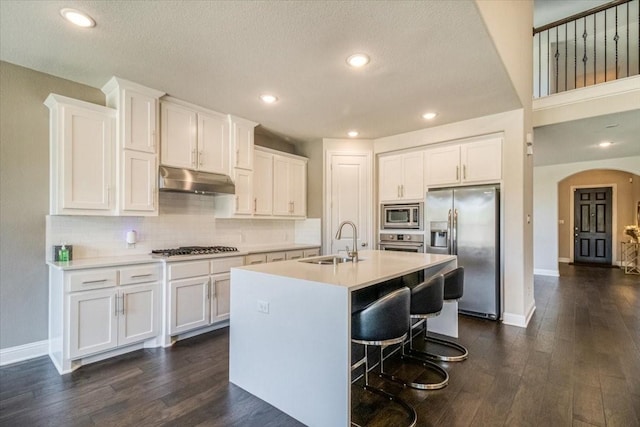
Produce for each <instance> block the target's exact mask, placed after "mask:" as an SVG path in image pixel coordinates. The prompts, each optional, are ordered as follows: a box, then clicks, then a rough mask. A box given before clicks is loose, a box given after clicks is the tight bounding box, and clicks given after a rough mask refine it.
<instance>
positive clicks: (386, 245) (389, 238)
mask: <svg viewBox="0 0 640 427" xmlns="http://www.w3.org/2000/svg"><path fill="white" fill-rule="evenodd" d="M378 248H379V249H380V250H381V251H396V252H424V236H423V235H422V234H391V233H381V234H380V242H379V243H378Z"/></svg>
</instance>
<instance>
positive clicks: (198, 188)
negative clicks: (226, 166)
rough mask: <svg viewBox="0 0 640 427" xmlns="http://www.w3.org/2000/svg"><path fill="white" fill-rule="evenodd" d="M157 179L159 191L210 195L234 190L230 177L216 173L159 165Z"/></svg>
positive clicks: (233, 191) (228, 192)
mask: <svg viewBox="0 0 640 427" xmlns="http://www.w3.org/2000/svg"><path fill="white" fill-rule="evenodd" d="M158 179H159V185H158V189H159V190H160V191H175V192H179V193H196V194H212V195H213V194H234V193H235V192H236V187H235V185H234V183H233V181H232V180H231V178H230V177H229V176H227V175H222V174H217V173H210V172H199V171H194V170H191V169H181V168H171V167H168V166H160V168H159V173H158Z"/></svg>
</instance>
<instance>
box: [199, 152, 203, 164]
mask: <svg viewBox="0 0 640 427" xmlns="http://www.w3.org/2000/svg"><path fill="white" fill-rule="evenodd" d="M198 166H202V151H198Z"/></svg>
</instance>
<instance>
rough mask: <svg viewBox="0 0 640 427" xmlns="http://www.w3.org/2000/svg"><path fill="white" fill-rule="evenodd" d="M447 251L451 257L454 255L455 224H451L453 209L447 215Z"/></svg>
mask: <svg viewBox="0 0 640 427" xmlns="http://www.w3.org/2000/svg"><path fill="white" fill-rule="evenodd" d="M447 236H448V239H447V246H448V247H447V250H448V252H449V255H453V254H454V253H455V252H453V224H452V222H451V209H449V213H448V214H447Z"/></svg>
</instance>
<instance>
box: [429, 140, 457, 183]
mask: <svg viewBox="0 0 640 427" xmlns="http://www.w3.org/2000/svg"><path fill="white" fill-rule="evenodd" d="M426 161H427V164H426V167H425V169H426V175H427V177H426V182H427V185H429V186H433V185H446V184H457V183H459V182H460V172H461V171H460V146H459V145H451V146H447V147H441V148H432V149H429V150H427V152H426Z"/></svg>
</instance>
